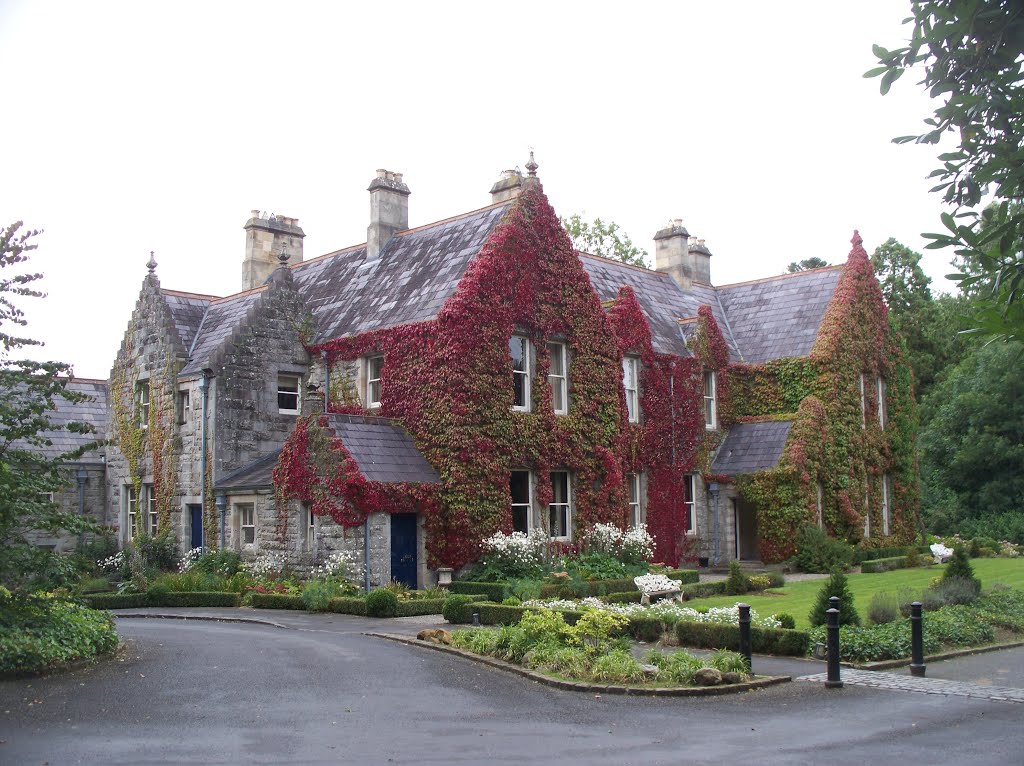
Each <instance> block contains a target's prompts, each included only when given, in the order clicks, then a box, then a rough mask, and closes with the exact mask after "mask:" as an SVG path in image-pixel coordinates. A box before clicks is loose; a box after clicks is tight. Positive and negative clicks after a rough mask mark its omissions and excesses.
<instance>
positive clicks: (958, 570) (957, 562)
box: [942, 546, 981, 595]
mask: <svg viewBox="0 0 1024 766" xmlns="http://www.w3.org/2000/svg"><path fill="white" fill-rule="evenodd" d="M957 579H959V580H964V581H966V582H969V583H973V584H974V587H975V590H976V594H975V595H977V594H978V593H981V580H979V579H978V578H977V577H975V576H974V567H972V566H971V561H970V559H969V558H968V557H967V551H965V550H964V549H963V547H962V546H957V547H956V548H954V549H953V558H951V559H950V560H949V563H948V564H946V571H945V572H943V573H942V581H943V582H947V581H949V580H957Z"/></svg>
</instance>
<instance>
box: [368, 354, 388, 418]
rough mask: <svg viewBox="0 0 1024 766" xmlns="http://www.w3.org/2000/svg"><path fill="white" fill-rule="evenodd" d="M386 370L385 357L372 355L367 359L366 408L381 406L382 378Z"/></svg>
mask: <svg viewBox="0 0 1024 766" xmlns="http://www.w3.org/2000/svg"><path fill="white" fill-rule="evenodd" d="M383 371H384V357H383V356H371V357H370V358H369V359H367V360H366V408H367V409H371V410H372V409H376V408H377V407H380V378H381V373H382V372H383Z"/></svg>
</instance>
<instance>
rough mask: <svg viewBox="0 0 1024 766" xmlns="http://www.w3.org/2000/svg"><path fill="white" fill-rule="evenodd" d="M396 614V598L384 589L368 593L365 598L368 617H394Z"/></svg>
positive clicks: (391, 592) (392, 593)
mask: <svg viewBox="0 0 1024 766" xmlns="http://www.w3.org/2000/svg"><path fill="white" fill-rule="evenodd" d="M396 614H398V596H396V595H395V594H394V592H393V591H390V590H387V589H386V588H378V589H377V590H374V591H370V593H369V594H367V596H366V615H367V616H368V617H394V616H395V615H396Z"/></svg>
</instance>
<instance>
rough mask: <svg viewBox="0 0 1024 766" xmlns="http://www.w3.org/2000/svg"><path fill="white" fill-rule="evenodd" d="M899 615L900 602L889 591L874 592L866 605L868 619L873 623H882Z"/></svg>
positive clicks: (891, 620)
mask: <svg viewBox="0 0 1024 766" xmlns="http://www.w3.org/2000/svg"><path fill="white" fill-rule="evenodd" d="M899 617H900V603H899V600H898V599H897V597H896V596H894V595H893V594H891V593H876V594H875V595H873V596H872V597H871V603H870V604H869V605H868V620H870V622H871V623H872V624H873V625H884V624H886V623H889V622H893V621H894V620H897V619H899Z"/></svg>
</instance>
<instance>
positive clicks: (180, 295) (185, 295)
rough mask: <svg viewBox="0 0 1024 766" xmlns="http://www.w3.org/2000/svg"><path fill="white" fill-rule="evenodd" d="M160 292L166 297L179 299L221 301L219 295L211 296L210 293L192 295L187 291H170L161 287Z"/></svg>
mask: <svg viewBox="0 0 1024 766" xmlns="http://www.w3.org/2000/svg"><path fill="white" fill-rule="evenodd" d="M160 292H162V293H163V294H164V295H173V296H175V297H177V298H209V299H210V300H211V301H215V300H219V299H220V298H221V296H219V295H210V294H209V293H192V292H189V291H187V290H168V289H167V288H165V287H161V288H160Z"/></svg>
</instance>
